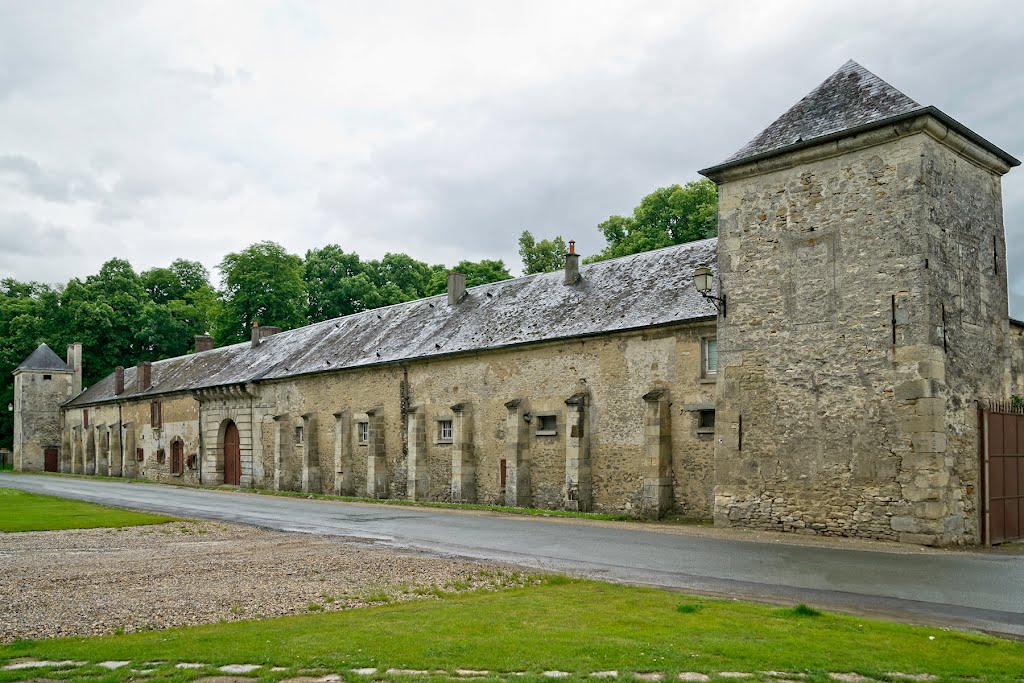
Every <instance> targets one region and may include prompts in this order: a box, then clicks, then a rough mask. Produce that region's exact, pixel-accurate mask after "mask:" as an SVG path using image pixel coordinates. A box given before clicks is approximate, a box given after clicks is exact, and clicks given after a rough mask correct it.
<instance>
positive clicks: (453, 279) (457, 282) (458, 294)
mask: <svg viewBox="0 0 1024 683" xmlns="http://www.w3.org/2000/svg"><path fill="white" fill-rule="evenodd" d="M465 296H466V274H465V273H456V272H455V271H451V272H450V273H448V305H449V306H454V305H455V304H457V303H459V302H460V301H462V299H463V298H464V297H465Z"/></svg>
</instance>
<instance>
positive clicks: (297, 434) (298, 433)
mask: <svg viewBox="0 0 1024 683" xmlns="http://www.w3.org/2000/svg"><path fill="white" fill-rule="evenodd" d="M302 438H303V433H302V426H301V425H298V426H296V427H295V443H296V444H297V445H302V443H303V442H302Z"/></svg>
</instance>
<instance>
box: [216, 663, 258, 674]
mask: <svg viewBox="0 0 1024 683" xmlns="http://www.w3.org/2000/svg"><path fill="white" fill-rule="evenodd" d="M262 668H263V667H262V666H261V665H260V664H227V665H225V666H222V667H219V668H218V669H217V671H223V672H224V673H226V674H247V673H252V672H253V671H256V669H262Z"/></svg>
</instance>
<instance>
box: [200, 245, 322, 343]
mask: <svg viewBox="0 0 1024 683" xmlns="http://www.w3.org/2000/svg"><path fill="white" fill-rule="evenodd" d="M218 268H219V269H220V272H221V301H222V305H221V307H220V310H219V313H218V316H217V326H216V331H215V333H214V337H215V338H216V339H217V342H218V344H233V343H236V342H240V341H244V340H245V339H247V338H248V336H249V328H250V327H251V326H252V324H253V323H254V322H256V323H261V324H263V325H274V326H276V327H280V328H281V329H282V330H290V329H292V328H295V327H301V326H302V325H305V324H306V322H307V318H306V284H305V281H304V280H303V272H304V268H303V264H302V259H301V258H299V257H298V256H295V255H294V254H289V253H288V252H287V251H286V250H285V248H284V247H282V246H281V245H280V244H276V243H274V242H257V243H256V244H253V245H251V246H249V247H246V248H245V249H243V250H242V251H240V252H238V253H231V254H228V255H227V256H225V257H224V259H223V260H222V261H221V262H220V265H219V266H218Z"/></svg>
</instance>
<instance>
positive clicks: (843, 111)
mask: <svg viewBox="0 0 1024 683" xmlns="http://www.w3.org/2000/svg"><path fill="white" fill-rule="evenodd" d="M917 109H923V107H922V106H921V105H920V104H918V103H917V102H915V101H914V100H912V99H910V98H909V97H907V96H906V95H904V94H903V93H902V92H900V91H899V90H897V89H896V88H894V87H892V86H891V85H889V84H888V83H886V82H885V81H883V80H882V79H881V78H879V77H878V76H876V75H875V74H873V73H871V72H870V71H868V70H867V69H865V68H864V67H863V66H861V65H860V64H858V63H857V62H855V61H853V60H852V59H851V60H850V61H848V62H847V63H846V64H843V65H842V66H841V67H839V70H838V71H836V72H835V73H834V74H832V75H831V76H829V77H828V78H826V79H825V81H824V82H823V83H822V84H821V85H819V86H818V87H817V88H815V89H814V90H812V91H811V92H810V94H809V95H807V97H805V98H803V99H802V100H800V101H799V102H797V103H796V104H794V105H793V106H792V107H790V109H789V111H787V112H786V113H785V114H783V115H782V116H780V117H779V118H778V119H776V121H775V123H773V124H772V125H770V126H768V127H767V128H765V129H764V130H763V131H761V133H760V134H758V136H757V137H755V138H754V139H753V140H751V141H750V142H748V143H747V144H745V145H743V147H741V148H740V149H739V150H738V151H737V152H736V153H735V154H733V155H732V156H731V157H729V158H728V159H726V160H725V161H723V162H722V164H721V165H725V164H731V163H734V162H737V161H740V160H742V159H747V158H750V157H755V156H760V155H762V154H765V153H768V152H772V151H775V150H778V149H782V148H783V147H788V146H790V145H794V144H797V143H800V142H806V141H808V140H812V139H814V138H820V137H824V136H826V135H831V134H833V133H838V132H841V131H844V130H849V129H852V128H858V127H860V126H863V125H865V124H869V123H874V122H876V121H882V120H884V119H888V118H892V117H893V116H899V115H901V114H906V113H908V112H911V111H914V110H917Z"/></svg>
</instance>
